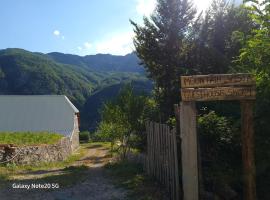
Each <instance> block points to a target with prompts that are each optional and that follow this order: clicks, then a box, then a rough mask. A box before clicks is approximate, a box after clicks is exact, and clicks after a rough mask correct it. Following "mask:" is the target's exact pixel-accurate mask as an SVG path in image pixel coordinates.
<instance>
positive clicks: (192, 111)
mask: <svg viewBox="0 0 270 200" xmlns="http://www.w3.org/2000/svg"><path fill="white" fill-rule="evenodd" d="M180 109H181V111H180V130H181V141H182V144H181V149H182V185H183V197H184V200H198V199H199V184H198V183H199V181H198V155H197V130H196V107H195V102H181V106H180Z"/></svg>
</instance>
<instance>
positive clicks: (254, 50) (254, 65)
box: [236, 0, 270, 199]
mask: <svg viewBox="0 0 270 200" xmlns="http://www.w3.org/2000/svg"><path fill="white" fill-rule="evenodd" d="M247 2H249V4H250V6H248V7H247V9H248V10H249V13H250V18H251V19H252V21H253V22H254V23H255V24H256V25H257V28H254V29H253V30H252V33H251V34H249V35H247V36H246V35H244V34H242V36H243V37H242V39H243V40H242V42H243V44H244V47H243V48H242V49H241V51H240V56H239V57H238V60H237V61H236V62H237V64H238V66H237V68H236V70H237V71H240V72H250V73H253V74H254V75H256V80H257V87H256V91H257V99H256V110H255V116H256V117H255V140H256V161H257V162H256V165H257V183H258V187H257V188H258V197H259V199H270V194H269V189H268V187H267V186H269V184H270V183H269V180H270V173H269V171H270V164H269V163H270V151H269V144H270V136H269V133H270V125H269V119H270V2H269V0H266V1H255V0H253V1H247Z"/></svg>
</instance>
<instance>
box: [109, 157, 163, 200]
mask: <svg viewBox="0 0 270 200" xmlns="http://www.w3.org/2000/svg"><path fill="white" fill-rule="evenodd" d="M106 169H107V172H108V174H109V175H110V176H112V178H113V180H114V183H115V184H116V185H117V186H119V187H124V188H126V189H128V190H129V193H128V199H131V200H159V199H160V200H164V199H166V192H165V191H164V189H162V188H161V187H160V185H159V184H158V183H157V182H156V181H154V180H153V179H151V178H150V177H149V176H147V175H146V174H145V173H144V172H143V169H142V166H141V165H139V164H133V163H131V162H128V161H119V162H116V163H109V164H107V165H106Z"/></svg>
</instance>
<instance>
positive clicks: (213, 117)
mask: <svg viewBox="0 0 270 200" xmlns="http://www.w3.org/2000/svg"><path fill="white" fill-rule="evenodd" d="M235 123H236V121H235V122H234V123H233V121H232V120H230V119H228V118H226V117H223V116H219V115H217V114H216V113H215V112H214V111H210V112H209V113H208V114H205V115H203V116H200V117H199V119H198V128H199V140H200V155H201V163H202V171H203V182H204V187H205V189H206V191H208V192H214V193H215V194H217V193H218V191H219V190H220V189H221V188H223V187H227V186H229V187H230V188H233V189H234V190H235V191H237V192H238V194H239V193H241V180H242V177H241V173H242V159H241V146H240V144H241V142H240V134H239V129H238V127H237V126H236V125H235ZM236 124H237V123H236Z"/></svg>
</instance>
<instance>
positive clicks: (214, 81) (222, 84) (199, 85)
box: [181, 74, 256, 101]
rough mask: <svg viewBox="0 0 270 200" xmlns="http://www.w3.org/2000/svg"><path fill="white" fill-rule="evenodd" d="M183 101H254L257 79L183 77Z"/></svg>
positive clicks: (233, 75) (218, 75) (222, 76)
mask: <svg viewBox="0 0 270 200" xmlns="http://www.w3.org/2000/svg"><path fill="white" fill-rule="evenodd" d="M181 87H182V89H181V95H182V100H183V101H217V100H245V99H246V100H254V99H255V98H256V90H255V78H254V77H253V76H252V75H251V74H211V75H198V76H181Z"/></svg>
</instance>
